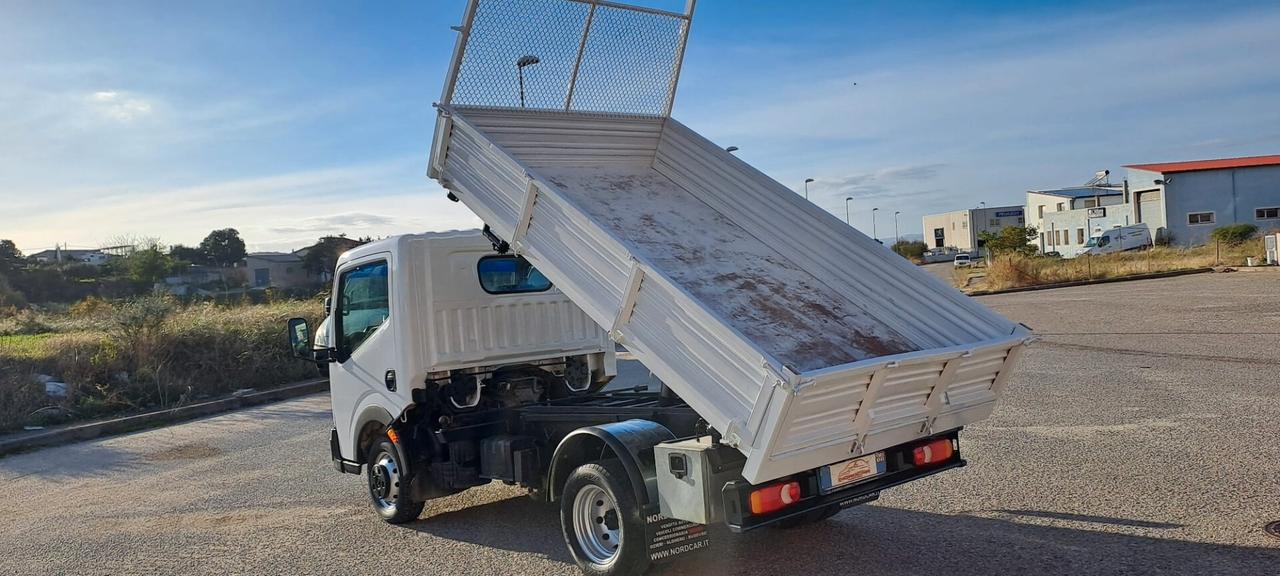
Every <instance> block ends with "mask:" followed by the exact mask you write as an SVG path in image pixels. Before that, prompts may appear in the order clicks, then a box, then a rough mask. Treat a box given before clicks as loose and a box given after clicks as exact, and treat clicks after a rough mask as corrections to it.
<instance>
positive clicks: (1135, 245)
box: [1079, 224, 1151, 256]
mask: <svg viewBox="0 0 1280 576" xmlns="http://www.w3.org/2000/svg"><path fill="white" fill-rule="evenodd" d="M1150 246H1151V231H1150V230H1149V229H1148V228H1147V225H1146V224H1133V225H1131V226H1117V227H1115V228H1112V229H1110V230H1107V231H1105V232H1103V233H1101V234H1099V235H1097V236H1094V237H1093V238H1090V239H1089V243H1087V244H1085V245H1084V250H1082V251H1081V252H1080V254H1079V255H1080V256H1099V255H1102V254H1111V253H1113V252H1124V251H1126V250H1138V249H1141V248H1148V247H1150Z"/></svg>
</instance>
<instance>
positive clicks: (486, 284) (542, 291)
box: [313, 230, 617, 472]
mask: <svg viewBox="0 0 1280 576" xmlns="http://www.w3.org/2000/svg"><path fill="white" fill-rule="evenodd" d="M330 308H331V310H330V314H329V316H328V318H326V319H325V321H324V323H323V324H322V325H321V327H320V330H318V331H317V338H316V339H315V342H314V344H313V346H314V348H315V349H317V350H318V353H319V355H320V359H321V360H324V361H326V362H327V363H328V365H329V380H330V389H331V393H332V397H333V414H334V443H333V444H334V459H335V464H336V466H337V467H338V468H339V469H345V470H347V471H357V472H358V471H359V468H360V467H361V466H362V465H364V464H366V456H367V455H366V454H365V452H366V451H367V450H368V449H369V445H370V442H371V441H372V439H373V438H374V437H375V436H376V435H377V434H379V433H381V432H382V430H383V429H384V428H385V427H386V425H388V424H390V423H391V422H393V421H394V420H395V419H397V418H401V417H403V416H404V413H405V411H406V410H407V409H408V408H409V407H410V406H412V405H413V404H414V395H415V391H416V392H418V393H421V391H423V390H424V389H425V388H426V387H427V386H428V384H429V383H436V384H439V383H444V388H445V390H444V391H445V392H446V393H447V395H448V398H447V400H445V402H447V403H449V404H452V405H453V406H454V407H455V408H457V409H465V408H475V407H477V406H479V405H480V404H481V403H482V401H484V400H485V399H486V398H485V396H486V394H485V392H486V391H485V386H486V382H485V381H486V379H487V378H488V377H489V376H491V375H492V374H493V373H495V372H496V371H500V370H502V369H504V368H512V367H530V368H536V369H538V370H542V371H544V372H546V373H548V374H550V375H552V376H555V377H559V378H563V379H565V384H564V385H565V387H566V388H569V389H573V390H580V391H586V390H592V389H598V388H599V387H601V386H603V385H604V384H605V383H607V382H608V381H609V379H611V378H612V377H613V376H614V375H615V374H616V373H617V367H616V357H615V353H614V346H613V343H612V342H610V341H609V340H608V338H607V336H606V335H605V332H604V331H603V330H601V329H600V328H599V327H598V326H596V324H595V323H594V322H592V321H591V320H590V319H589V318H587V317H586V315H585V314H583V312H582V311H581V310H580V309H579V308H578V307H577V306H575V305H574V304H573V303H572V302H570V301H569V299H568V298H566V297H565V296H564V294H563V293H561V292H560V291H559V290H558V289H557V288H556V287H555V286H553V285H552V283H551V282H550V281H549V280H547V279H546V277H544V276H543V275H542V274H541V273H539V272H538V271H537V270H536V269H535V268H533V267H532V266H531V265H529V263H528V262H526V261H525V260H524V259H523V258H521V257H519V256H515V255H510V254H508V255H502V254H497V253H495V252H494V251H493V248H492V246H491V243H490V242H489V241H487V240H486V239H485V238H484V237H483V236H482V235H481V234H480V232H479V231H474V230H473V231H457V232H444V233H432V234H416V235H404V236H393V237H391V238H387V239H385V240H380V241H377V242H372V243H369V244H365V245H363V246H359V247H357V248H355V249H353V250H351V251H349V252H347V253H345V254H343V255H342V256H341V257H340V258H339V260H338V263H337V267H336V269H335V273H334V281H333V286H332V296H331V304H330ZM490 392H492V391H490ZM508 392H510V393H516V392H513V391H508Z"/></svg>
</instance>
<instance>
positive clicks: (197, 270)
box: [158, 264, 244, 296]
mask: <svg viewBox="0 0 1280 576" xmlns="http://www.w3.org/2000/svg"><path fill="white" fill-rule="evenodd" d="M243 273H244V270H243V269H240V268H218V267H215V266H201V265H194V264H193V265H191V266H188V267H186V268H184V269H182V270H181V271H179V272H177V273H175V274H174V275H172V276H169V277H167V278H165V279H164V282H163V284H162V285H159V286H158V288H159V289H162V290H164V291H165V292H168V293H170V294H173V295H176V296H195V295H204V296H208V295H211V294H215V293H217V292H220V291H222V290H225V289H228V288H233V287H236V286H240V285H242V284H243V281H244V278H243Z"/></svg>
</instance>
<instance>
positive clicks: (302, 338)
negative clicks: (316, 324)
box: [289, 318, 315, 360]
mask: <svg viewBox="0 0 1280 576" xmlns="http://www.w3.org/2000/svg"><path fill="white" fill-rule="evenodd" d="M289 349H290V350H292V351H293V355H294V356H295V357H297V358H302V359H303V360H315V352H313V351H312V350H311V327H309V326H307V321H306V320H305V319H303V318H290V319H289Z"/></svg>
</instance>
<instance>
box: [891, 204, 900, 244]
mask: <svg viewBox="0 0 1280 576" xmlns="http://www.w3.org/2000/svg"><path fill="white" fill-rule="evenodd" d="M898 214H901V212H899V211H897V210H894V211H893V243H894V244H897V243H899V242H902V235H901V234H898Z"/></svg>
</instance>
